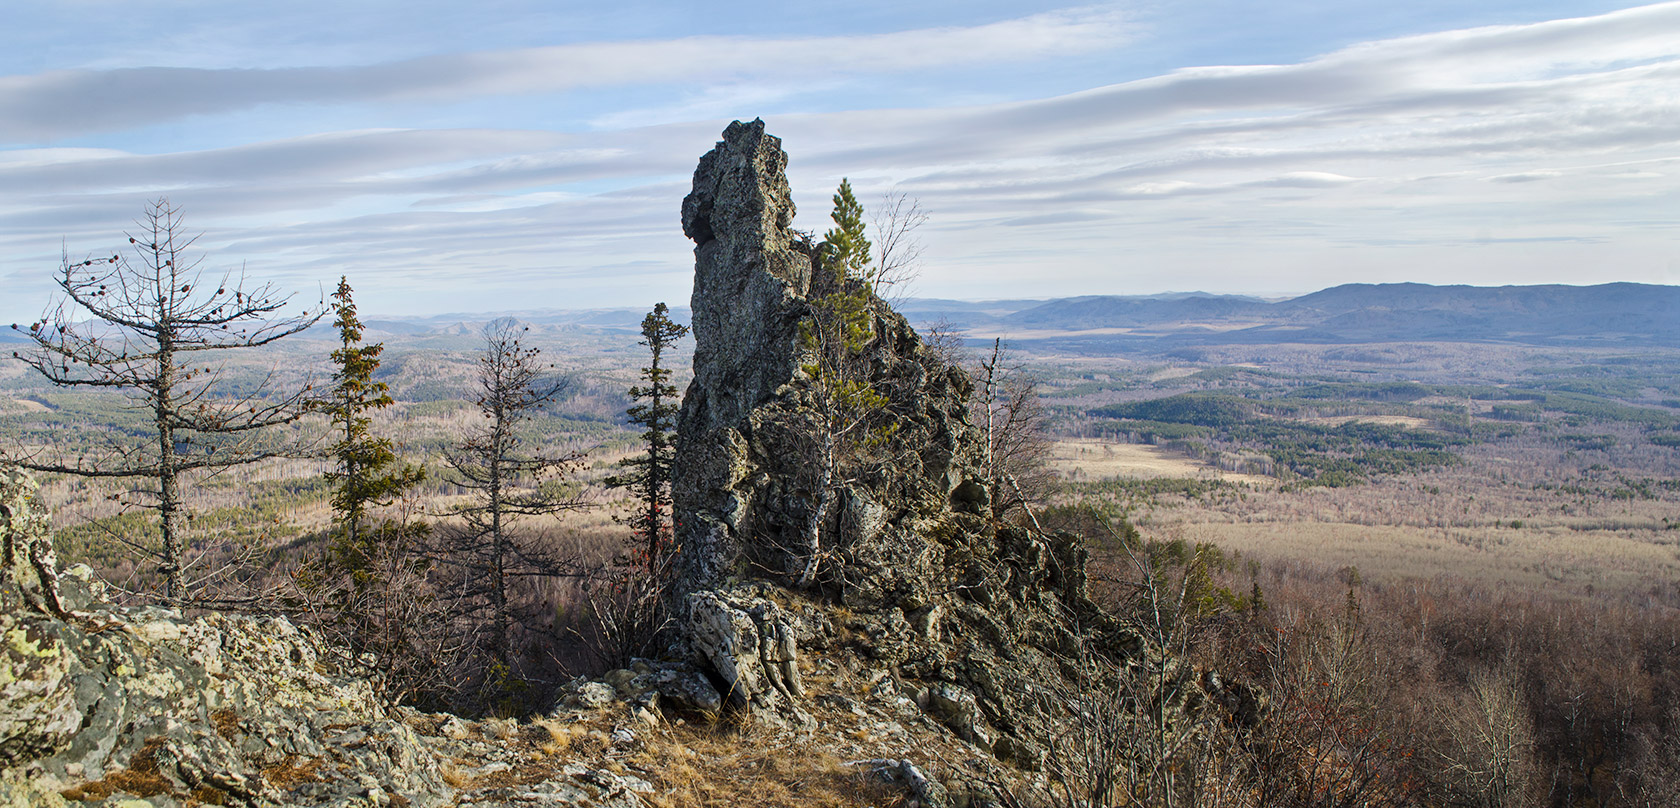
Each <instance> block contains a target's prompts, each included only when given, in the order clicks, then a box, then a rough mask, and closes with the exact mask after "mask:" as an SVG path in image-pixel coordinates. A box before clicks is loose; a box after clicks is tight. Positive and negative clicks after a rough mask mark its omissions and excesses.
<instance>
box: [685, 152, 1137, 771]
mask: <svg viewBox="0 0 1680 808" xmlns="http://www.w3.org/2000/svg"><path fill="white" fill-rule="evenodd" d="M786 164H787V157H786V155H785V154H784V153H783V152H782V150H781V144H780V141H779V140H778V139H777V138H774V137H772V136H770V135H767V134H765V132H764V124H763V122H762V121H754V122H753V123H751V124H743V123H740V122H736V123H734V124H731V125H730V127H729V128H728V129H727V130H725V132H724V135H723V140H722V141H721V142H719V143H718V144H717V147H716V148H715V149H713V150H712V151H711V152H710V153H708V154H706V155H705V156H704V157H702V158H701V159H700V163H699V166H698V167H697V168H696V169H695V173H694V187H693V192H692V193H690V194H689V196H688V198H687V199H685V200H684V201H683V231H684V232H685V233H687V234H688V235H689V236H690V237H691V238H693V239H694V241H695V243H696V247H695V281H694V296H693V304H692V305H693V311H694V332H693V333H694V337H695V353H694V381H693V382H692V384H691V385H690V386H689V389H688V392H687V397H686V398H685V399H684V402H683V409H682V415H681V420H680V425H679V430H678V444H677V445H678V461H677V462H678V469H677V474H676V479H675V482H674V486H673V487H674V496H675V500H676V514H677V522H678V541H679V543H680V545H681V552H680V556H679V559H678V567H679V578H678V585H677V587H676V589H675V591H674V592H673V598H672V601H671V602H672V604H673V606H674V607H675V608H677V609H678V610H679V612H680V613H682V614H683V615H684V617H685V618H686V620H687V622H686V626H685V630H686V632H687V638H688V645H689V648H690V651H691V653H692V655H693V656H694V658H695V659H696V660H697V661H698V662H699V663H700V664H702V665H704V666H706V667H708V668H709V669H710V671H711V672H712V673H713V674H714V675H715V676H716V677H717V679H718V680H719V682H720V683H721V685H722V687H721V688H720V689H722V690H723V691H724V692H726V693H728V694H729V696H730V698H731V700H732V701H733V702H734V703H735V704H736V705H738V706H741V707H745V708H748V709H750V710H751V711H752V712H754V713H756V714H758V715H759V716H761V717H763V718H766V719H770V720H772V721H777V720H780V721H785V720H788V719H790V718H791V719H793V720H795V721H798V720H799V719H800V711H799V703H800V699H799V689H798V679H797V677H796V676H790V675H788V673H787V671H797V670H798V669H799V668H800V665H799V662H798V659H797V657H798V654H799V651H800V649H801V648H804V649H837V648H841V647H851V648H854V649H855V650H856V651H857V656H858V657H859V658H860V659H862V660H864V662H865V664H867V665H869V666H872V667H874V668H876V669H878V670H879V671H882V672H883V674H882V675H883V677H885V678H884V679H882V680H879V681H888V682H889V683H890V684H891V685H892V687H894V688H896V689H897V690H898V691H899V697H901V698H904V699H906V700H911V699H913V700H914V702H913V703H914V704H915V705H919V706H920V708H921V709H922V710H924V711H925V712H926V714H927V715H929V716H932V717H934V718H936V719H938V720H939V721H942V722H943V723H944V724H946V725H947V726H949V727H950V728H951V730H952V731H953V732H955V733H957V734H958V735H959V736H961V737H962V738H963V739H965V740H967V741H969V742H970V743H972V744H973V745H975V746H978V747H981V748H983V749H985V750H986V751H989V752H992V753H993V754H995V755H996V756H998V757H1000V758H1003V759H1011V760H1014V761H1016V762H1017V763H1021V764H1024V765H1027V766H1033V765H1036V763H1037V761H1038V759H1039V758H1041V757H1042V755H1043V752H1044V746H1043V744H1044V741H1045V739H1046V736H1047V734H1048V732H1049V722H1050V721H1051V720H1052V715H1051V713H1052V712H1053V711H1052V710H1051V709H1050V708H1049V707H1047V706H1046V705H1047V704H1048V703H1049V702H1050V701H1052V699H1051V698H1050V697H1049V694H1050V693H1051V692H1052V691H1053V690H1055V689H1056V687H1053V686H1052V685H1057V686H1059V685H1061V684H1064V683H1065V682H1066V681H1067V680H1068V679H1070V678H1071V677H1075V676H1077V671H1076V670H1075V666H1074V664H1073V663H1074V661H1075V660H1076V659H1077V658H1078V656H1079V655H1080V653H1081V648H1082V647H1083V644H1086V643H1089V642H1093V641H1095V642H1101V643H1107V644H1110V645H1112V644H1113V643H1117V642H1121V641H1122V640H1121V639H1120V637H1119V635H1118V633H1117V632H1115V631H1114V625H1113V623H1112V621H1111V620H1110V619H1109V618H1107V617H1106V616H1105V615H1104V614H1103V613H1102V612H1101V611H1100V610H1098V609H1097V608H1096V607H1095V606H1094V605H1093V604H1092V603H1091V602H1090V600H1089V599H1088V598H1087V597H1086V595H1085V577H1084V575H1085V573H1084V569H1085V558H1084V556H1083V550H1082V549H1081V548H1080V546H1079V545H1078V543H1077V542H1076V541H1075V540H1074V539H1073V538H1072V537H1071V536H1045V535H1040V534H1037V533H1034V532H1031V531H1028V530H1026V529H1023V528H1020V527H1018V526H1015V525H1012V524H1007V523H998V522H996V521H995V520H993V519H991V518H990V517H989V516H983V515H982V514H983V513H989V509H987V508H985V507H984V505H985V498H986V493H985V492H986V488H985V486H984V485H982V484H980V482H979V474H978V471H977V466H978V458H979V454H980V452H981V450H982V447H981V439H982V438H981V435H980V434H979V433H978V430H977V429H976V428H975V427H974V426H973V425H972V424H971V423H970V422H969V417H968V409H969V396H970V393H971V384H970V382H969V379H968V377H967V375H966V374H965V373H964V372H963V371H961V370H960V369H957V368H954V367H951V366H950V365H949V364H947V363H946V362H945V361H944V360H942V359H941V358H940V357H939V356H937V355H935V353H934V352H932V351H930V350H928V349H927V348H926V347H925V346H924V345H923V344H922V341H921V339H920V337H919V336H918V335H917V334H916V332H915V331H914V330H913V329H912V328H911V327H910V326H909V325H908V323H907V322H906V321H905V320H904V318H902V317H900V316H899V315H897V314H896V313H894V312H893V311H892V310H891V309H890V308H889V307H888V306H887V305H886V304H885V303H883V302H881V301H880V300H878V299H874V298H873V297H872V298H871V303H870V306H871V314H870V318H871V331H872V333H873V336H872V338H871V339H870V340H869V342H868V345H867V346H866V347H865V349H864V356H863V360H862V361H865V362H867V363H868V374H869V378H870V381H871V384H872V385H873V386H874V387H875V388H876V389H877V390H880V391H882V392H883V393H884V394H885V395H886V396H887V397H888V399H889V401H890V404H889V406H888V409H889V410H890V415H891V418H892V420H893V422H894V423H896V424H897V425H898V429H897V431H896V433H894V435H893V437H892V439H891V444H890V445H889V446H887V447H886V448H885V450H884V452H883V455H882V457H881V458H880V459H879V460H878V461H877V462H874V463H872V464H870V465H869V467H866V468H858V469H853V470H851V472H850V473H849V474H848V475H846V477H847V479H848V480H850V481H851V482H849V483H848V484H847V485H846V487H845V488H844V490H843V491H842V492H841V495H840V496H839V497H838V502H839V507H838V510H839V511H840V514H839V515H838V518H835V519H833V520H832V521H831V523H830V525H829V531H830V532H831V533H832V534H833V536H832V537H831V538H825V540H824V546H825V547H827V548H831V554H832V558H831V559H829V560H827V561H826V562H825V568H826V569H828V571H829V573H828V575H827V577H826V579H825V583H824V587H823V590H822V593H821V594H820V595H819V596H817V597H816V598H814V599H808V598H807V596H806V595H805V594H803V593H797V592H793V591H791V590H789V589H788V588H787V585H788V584H789V583H790V582H791V577H790V575H789V571H790V570H797V569H799V568H800V567H802V566H803V563H802V562H803V557H802V555H801V553H802V551H803V550H804V548H805V547H806V546H807V545H806V544H805V543H804V542H803V541H802V539H801V536H802V534H803V530H804V527H805V526H806V525H807V524H808V523H809V519H810V513H811V508H812V507H813V506H814V503H816V502H817V500H818V497H817V486H818V485H819V482H818V478H817V474H816V470H815V469H813V468H811V465H812V464H811V463H810V462H809V461H808V460H807V459H806V458H808V457H809V452H808V451H803V450H802V447H803V446H804V445H805V444H804V443H802V441H803V440H805V438H804V435H807V434H808V433H809V431H810V430H811V429H812V428H813V424H814V423H815V421H816V416H815V414H814V412H813V409H812V408H813V406H814V404H813V397H812V395H811V384H812V382H811V380H810V379H809V378H808V377H807V376H806V375H805V373H804V371H802V370H801V367H802V365H803V364H804V361H803V360H804V357H803V356H802V355H801V350H802V348H801V344H800V342H799V340H798V334H799V333H800V322H801V320H803V319H804V318H806V317H809V316H811V312H812V305H813V301H814V300H816V299H818V298H819V297H820V296H822V295H823V294H825V293H826V292H827V291H829V290H828V289H827V288H825V287H824V284H833V283H835V281H834V280H833V279H832V278H831V276H830V275H829V274H828V273H823V272H815V273H814V272H813V254H814V249H813V246H812V245H811V243H810V241H809V239H808V238H806V237H804V236H802V235H801V234H799V233H798V232H797V231H794V230H792V229H791V223H792V220H793V214H794V207H793V203H792V201H791V198H790V195H789V189H788V185H787V180H786V177H785V175H784V173H783V170H784V168H785V166H786ZM777 600H780V601H781V602H782V604H783V605H782V606H780V607H777V608H771V607H772V606H776V603H775V601H777ZM833 606H840V607H843V608H841V609H838V610H837V609H833V608H830V607H833ZM1052 680H1054V681H1052Z"/></svg>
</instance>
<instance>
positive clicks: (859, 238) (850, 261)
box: [819, 178, 872, 281]
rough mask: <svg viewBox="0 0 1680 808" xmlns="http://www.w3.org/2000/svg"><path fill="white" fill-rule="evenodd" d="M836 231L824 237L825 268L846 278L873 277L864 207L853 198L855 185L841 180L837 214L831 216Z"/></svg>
mask: <svg viewBox="0 0 1680 808" xmlns="http://www.w3.org/2000/svg"><path fill="white" fill-rule="evenodd" d="M830 218H832V219H833V220H834V227H832V228H830V229H829V231H828V232H827V233H824V234H823V240H822V244H821V245H820V246H819V249H820V251H821V252H820V255H821V261H822V264H823V266H824V268H826V269H828V270H829V271H831V272H834V273H837V274H838V275H840V276H842V277H850V278H860V279H863V280H865V281H869V280H872V279H871V278H870V277H869V269H870V257H869V248H870V244H869V238H868V237H867V236H866V235H865V225H864V222H863V205H862V204H860V203H859V202H858V201H857V197H856V196H853V195H852V183H851V181H850V180H848V179H845V178H841V180H840V188H839V190H837V191H835V192H834V212H833V213H832V214H830Z"/></svg>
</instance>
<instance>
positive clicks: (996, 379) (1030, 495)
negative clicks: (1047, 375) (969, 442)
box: [973, 339, 1052, 518]
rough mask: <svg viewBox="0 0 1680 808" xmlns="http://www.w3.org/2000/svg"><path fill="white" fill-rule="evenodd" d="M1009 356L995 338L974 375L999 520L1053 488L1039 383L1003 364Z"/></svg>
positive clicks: (976, 411)
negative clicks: (988, 354)
mask: <svg viewBox="0 0 1680 808" xmlns="http://www.w3.org/2000/svg"><path fill="white" fill-rule="evenodd" d="M1005 357H1006V354H1005V351H1004V347H1003V340H1002V339H995V340H993V341H992V352H991V355H990V356H989V357H988V358H986V359H984V360H982V361H981V362H980V366H979V369H978V371H977V372H975V373H974V374H973V375H974V379H975V381H976V382H978V384H977V385H976V386H975V387H976V389H975V393H976V395H977V399H976V400H975V402H974V416H975V420H976V421H978V422H979V425H980V427H981V431H982V434H983V436H984V437H985V446H984V453H983V455H982V457H981V465H982V469H981V471H982V472H983V473H984V475H985V479H986V484H987V487H988V488H989V489H990V490H989V491H988V493H989V494H990V495H991V503H992V513H993V515H995V516H997V517H999V518H1002V517H1003V516H1005V515H1006V514H1008V513H1009V512H1010V511H1013V510H1015V509H1017V508H1024V507H1027V506H1028V505H1029V504H1031V503H1032V502H1034V501H1037V500H1039V499H1041V498H1043V497H1044V496H1045V495H1046V494H1047V493H1048V490H1049V488H1050V486H1051V484H1052V477H1051V475H1050V472H1049V468H1048V465H1047V461H1048V460H1049V457H1050V439H1049V437H1048V436H1047V433H1046V430H1045V426H1046V424H1045V421H1046V418H1047V416H1046V414H1045V412H1044V406H1043V405H1042V404H1040V403H1039V401H1038V385H1037V384H1036V383H1035V382H1034V381H1033V379H1032V377H1031V376H1029V375H1028V374H1027V372H1026V371H1025V370H1024V369H1023V368H1021V367H1020V366H1012V365H1008V364H1005V362H1006V358H1005Z"/></svg>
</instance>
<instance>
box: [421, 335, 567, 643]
mask: <svg viewBox="0 0 1680 808" xmlns="http://www.w3.org/2000/svg"><path fill="white" fill-rule="evenodd" d="M526 330H528V329H523V328H516V326H515V325H514V324H513V323H512V322H511V321H506V320H504V321H498V322H496V323H492V324H491V325H490V326H488V327H487V328H486V329H485V333H484V350H483V352H482V353H481V354H480V355H479V358H478V378H477V384H478V394H477V397H476V403H477V405H478V409H479V412H480V414H481V415H482V416H483V419H484V421H483V426H482V428H480V429H479V430H477V431H475V432H473V433H472V434H470V435H468V436H467V438H466V439H465V440H464V441H463V442H462V443H461V444H460V445H459V446H457V447H455V448H454V449H451V450H448V451H446V452H445V459H446V460H448V462H449V465H450V467H451V468H453V469H454V470H455V472H456V474H458V475H459V477H460V481H461V485H462V486H464V487H465V488H466V489H468V491H469V492H470V496H469V499H468V501H467V502H466V503H463V504H461V505H458V506H456V508H455V513H456V514H457V515H459V516H460V517H461V519H462V522H463V526H462V527H461V528H460V529H459V530H458V531H457V535H456V536H455V538H454V541H453V542H452V547H451V548H450V552H449V555H448V556H447V557H446V558H445V561H446V562H447V563H449V564H451V565H453V566H455V567H456V568H457V569H458V570H459V571H460V574H461V576H462V578H461V582H462V586H461V588H460V589H459V590H458V591H460V592H462V593H463V594H464V595H466V597H467V599H468V600H471V601H476V602H479V603H481V604H482V605H481V606H480V607H479V608H478V609H477V611H478V613H479V614H483V613H484V612H488V616H489V621H490V634H489V637H488V640H487V645H488V648H487V650H488V652H489V656H490V659H491V661H492V663H494V664H496V665H500V666H502V667H503V669H504V670H505V669H506V666H507V665H508V661H509V658H510V652H511V645H512V643H511V640H510V633H511V631H512V625H513V623H512V617H511V607H510V604H509V597H508V596H509V590H510V589H511V582H512V581H513V580H514V579H516V578H518V577H520V576H543V575H558V574H563V573H565V572H566V571H567V570H568V568H569V566H570V565H568V564H566V563H564V561H563V560H562V559H557V558H555V557H554V556H553V555H552V554H550V553H546V552H543V551H542V550H540V549H539V548H536V547H534V546H533V545H532V543H530V542H528V541H524V540H522V539H521V537H520V536H519V535H517V534H516V533H515V532H514V530H513V527H512V525H513V522H514V521H515V520H517V519H519V518H521V517H526V516H538V515H552V514H557V513H560V512H562V511H569V510H578V509H581V508H583V507H585V502H584V501H583V499H582V498H581V496H580V495H579V494H578V493H577V491H576V490H575V489H572V488H568V487H566V486H563V485H558V483H560V482H562V481H563V478H564V477H565V476H567V475H568V474H570V473H572V472H574V471H576V470H577V468H578V466H579V465H580V464H581V462H582V460H583V453H581V452H565V453H552V452H543V451H540V450H539V451H531V450H528V449H527V448H526V447H527V443H528V441H527V439H526V437H525V436H524V435H522V434H521V433H522V431H523V428H524V427H525V426H526V425H527V423H526V422H528V421H529V420H530V419H531V418H532V417H534V416H536V415H537V414H538V413H539V412H540V411H542V410H543V409H544V408H546V407H548V406H550V405H552V404H554V403H556V402H558V401H559V400H560V399H561V398H562V397H563V396H564V395H565V393H566V391H567V390H568V389H569V387H570V384H569V380H567V379H565V378H564V377H557V376H553V375H551V371H552V368H553V366H552V365H548V364H545V363H543V362H542V361H540V359H539V358H538V357H539V354H540V353H541V352H540V351H539V350H538V349H537V348H532V347H529V346H527V345H525V344H524V343H522V342H521V339H522V338H523V334H524V332H525V331H526Z"/></svg>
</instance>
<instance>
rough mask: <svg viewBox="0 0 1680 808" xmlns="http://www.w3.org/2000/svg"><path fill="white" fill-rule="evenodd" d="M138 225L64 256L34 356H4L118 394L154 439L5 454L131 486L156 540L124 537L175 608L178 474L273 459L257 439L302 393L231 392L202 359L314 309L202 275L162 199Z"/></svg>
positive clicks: (182, 590)
mask: <svg viewBox="0 0 1680 808" xmlns="http://www.w3.org/2000/svg"><path fill="white" fill-rule="evenodd" d="M137 224H138V225H139V230H138V231H137V232H136V233H134V234H129V236H128V242H129V244H130V245H131V246H132V256H130V257H124V256H122V255H121V254H113V255H111V256H110V257H109V258H97V259H95V258H88V259H85V260H82V261H76V262H73V261H71V260H70V259H69V256H68V255H66V256H65V258H64V260H63V263H62V265H61V266H60V268H59V275H58V278H57V282H58V286H59V288H60V289H61V290H62V291H63V293H64V299H63V300H61V301H59V302H58V303H57V304H56V306H54V307H52V308H51V309H49V310H48V312H47V313H46V314H45V315H44V316H43V317H42V318H41V319H40V320H39V321H38V322H36V323H33V324H31V325H30V326H29V328H28V329H27V334H28V336H29V337H30V338H32V339H33V340H34V342H35V346H34V349H33V350H32V351H29V352H28V353H27V355H24V354H19V353H15V352H14V354H13V355H14V356H18V357H19V358H21V359H24V360H25V361H27V362H28V363H29V364H30V365H31V366H32V367H34V368H35V370H37V371H38V372H40V373H41V375H43V376H45V377H46V378H47V379H49V380H51V381H52V382H53V383H54V384H57V385H62V386H66V387H93V388H112V389H116V390H121V391H123V393H124V394H125V395H126V396H127V397H128V400H129V405H130V406H131V407H133V408H134V409H136V410H140V411H143V412H145V413H146V414H147V415H148V416H149V417H150V422H151V423H150V426H151V428H152V429H153V430H154V434H153V435H152V436H150V440H148V441H144V442H134V441H123V440H121V439H120V438H119V437H118V436H116V435H115V434H114V433H111V436H112V438H113V441H112V443H111V444H110V445H108V446H107V447H105V448H104V449H102V450H100V451H96V452H92V453H88V454H80V455H77V456H72V455H71V453H70V452H66V451H56V450H55V449H54V447H48V448H44V449H40V450H36V451H24V450H16V451H17V454H18V456H15V457H13V458H10V459H11V460H13V461H14V462H16V463H17V464H18V465H20V466H23V467H24V468H28V469H32V470H36V471H46V472H57V473H63V474H72V475H77V476H82V477H102V478H123V479H134V480H140V481H143V487H140V488H138V489H136V490H134V491H132V492H131V493H132V494H134V495H137V496H138V497H140V498H141V499H142V500H144V501H147V507H150V508H154V509H156V510H157V511H158V516H159V522H160V533H161V539H160V541H159V543H158V546H156V547H149V546H143V545H142V544H140V543H139V542H133V541H132V540H130V543H131V545H132V546H133V548H134V549H135V550H137V551H139V552H141V553H142V554H144V555H146V556H149V557H151V558H154V559H155V560H156V562H157V569H158V572H159V573H160V574H161V575H162V576H163V578H164V591H163V595H164V597H165V598H167V599H168V600H170V601H180V600H182V599H184V598H185V597H186V596H187V593H188V591H189V589H191V588H192V582H190V581H189V580H188V577H187V573H188V571H189V569H190V568H191V567H192V566H193V565H194V563H195V560H196V559H192V558H188V557H187V546H188V545H187V541H186V521H187V508H186V505H185V502H184V493H183V490H182V488H183V484H184V483H185V481H186V478H187V476H188V475H190V474H192V473H193V472H200V471H214V470H218V469H225V468H228V467H231V466H236V465H241V464H245V463H255V462H257V461H260V460H265V459H268V458H271V457H275V456H278V455H280V454H282V453H284V451H285V447H279V446H274V445H267V444H265V443H263V442H262V441H260V440H258V438H259V437H260V435H259V433H260V431H261V430H263V429H266V428H269V427H273V426H277V425H280V424H286V423H291V422H292V421H295V420H297V419H298V418H299V417H300V416H301V415H302V414H303V412H304V406H303V405H304V403H305V398H304V397H305V395H306V393H307V387H303V388H301V389H293V390H285V389H281V388H280V386H279V385H278V383H277V381H276V379H275V377H274V374H273V373H270V374H269V375H268V376H267V377H265V378H263V379H262V380H260V381H259V382H258V383H256V384H254V385H246V386H243V388H242V389H240V390H239V391H238V392H233V391H232V385H229V384H225V383H224V378H223V374H224V367H223V366H220V365H216V364H211V363H210V362H208V361H207V360H208V359H209V357H208V356H206V353H207V352H217V351H225V350H231V349H237V348H254V347H258V346H262V345H267V344H269V343H271V342H274V341H275V340H278V339H281V338H283V337H286V336H290V335H292V334H296V333H298V332H299V331H302V330H304V329H306V328H308V327H309V326H311V325H313V324H314V323H315V322H316V321H317V320H319V319H320V317H321V314H322V312H323V311H324V307H323V308H322V309H318V310H316V311H315V312H313V313H311V312H309V311H305V312H303V313H302V314H299V315H296V316H290V317H287V316H282V315H281V313H280V311H281V309H282V308H283V307H285V306H286V305H287V301H288V298H289V295H286V294H283V293H281V292H280V291H279V290H278V289H277V288H276V287H274V286H273V285H272V284H260V285H251V284H250V283H249V281H247V279H246V278H245V277H244V274H243V272H240V273H237V274H236V273H233V272H220V273H215V272H208V271H206V270H204V269H202V263H203V260H204V259H203V257H202V256H200V255H197V254H196V253H195V252H194V251H193V250H192V247H193V244H194V242H196V241H197V240H198V236H197V235H189V234H188V233H186V232H185V230H184V226H183V223H182V219H181V213H180V209H179V208H177V207H175V206H173V205H171V204H170V203H169V200H167V199H159V200H157V201H155V202H153V203H151V204H150V205H149V206H148V207H147V208H146V211H145V213H144V215H143V216H142V217H141V219H139V220H138V222H137ZM12 327H13V328H14V329H18V326H16V325H13V326H12ZM18 330H23V329H18Z"/></svg>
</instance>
